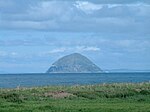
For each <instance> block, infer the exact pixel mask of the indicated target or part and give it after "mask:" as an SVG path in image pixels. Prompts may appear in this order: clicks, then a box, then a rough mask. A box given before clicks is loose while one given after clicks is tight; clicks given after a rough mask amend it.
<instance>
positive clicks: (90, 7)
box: [74, 1, 103, 14]
mask: <svg viewBox="0 0 150 112" xmlns="http://www.w3.org/2000/svg"><path fill="white" fill-rule="evenodd" d="M74 6H75V7H77V8H78V9H80V10H82V11H83V12H85V13H87V14H90V13H92V12H93V11H97V10H100V9H101V8H102V7H103V6H102V5H100V4H94V3H91V2H88V1H76V3H75V4H74Z"/></svg>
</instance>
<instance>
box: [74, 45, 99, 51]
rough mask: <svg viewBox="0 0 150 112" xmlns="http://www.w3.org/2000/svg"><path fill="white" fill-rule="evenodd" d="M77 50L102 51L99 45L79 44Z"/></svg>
mask: <svg viewBox="0 0 150 112" xmlns="http://www.w3.org/2000/svg"><path fill="white" fill-rule="evenodd" d="M75 50H76V51H80V52H84V51H100V48H99V47H93V46H77V47H76V49H75Z"/></svg>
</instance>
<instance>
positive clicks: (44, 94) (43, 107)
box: [0, 83, 150, 112]
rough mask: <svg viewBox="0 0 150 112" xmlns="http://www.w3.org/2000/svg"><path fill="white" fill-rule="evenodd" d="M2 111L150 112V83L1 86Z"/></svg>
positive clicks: (0, 103) (0, 104)
mask: <svg viewBox="0 0 150 112" xmlns="http://www.w3.org/2000/svg"><path fill="white" fill-rule="evenodd" d="M0 112H150V83H138V84H133V83H128V84H123V83H120V84H101V85H87V86H78V85H76V86H47V87H35V88H16V89H1V90H0Z"/></svg>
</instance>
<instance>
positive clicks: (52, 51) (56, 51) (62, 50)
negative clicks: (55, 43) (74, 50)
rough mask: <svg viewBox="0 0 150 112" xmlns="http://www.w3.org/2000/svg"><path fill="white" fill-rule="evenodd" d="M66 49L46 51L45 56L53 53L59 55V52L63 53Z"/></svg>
mask: <svg viewBox="0 0 150 112" xmlns="http://www.w3.org/2000/svg"><path fill="white" fill-rule="evenodd" d="M66 50H67V49H66V48H64V47H63V48H57V49H53V50H51V51H48V52H47V54H53V53H61V52H65V51H66Z"/></svg>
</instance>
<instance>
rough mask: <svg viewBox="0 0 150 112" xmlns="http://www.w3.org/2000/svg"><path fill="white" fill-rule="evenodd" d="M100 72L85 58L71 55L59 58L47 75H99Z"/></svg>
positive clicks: (74, 54) (76, 54)
mask: <svg viewBox="0 0 150 112" xmlns="http://www.w3.org/2000/svg"><path fill="white" fill-rule="evenodd" d="M101 72H102V70H101V69H100V68H99V67H98V66H97V65H95V64H94V63H93V62H92V61H90V60H89V59H88V58H87V57H85V56H83V55H81V54H79V53H73V54H70V55H67V56H64V57H62V58H60V59H59V60H58V61H56V62H54V63H53V64H52V66H51V67H50V68H49V69H48V70H47V73H101Z"/></svg>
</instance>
